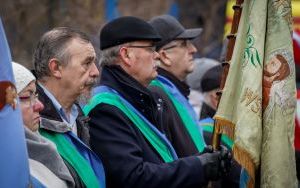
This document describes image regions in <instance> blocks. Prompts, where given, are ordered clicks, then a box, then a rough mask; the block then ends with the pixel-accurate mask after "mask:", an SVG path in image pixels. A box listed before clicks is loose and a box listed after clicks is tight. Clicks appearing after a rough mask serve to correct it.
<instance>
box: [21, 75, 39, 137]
mask: <svg viewBox="0 0 300 188" xmlns="http://www.w3.org/2000/svg"><path fill="white" fill-rule="evenodd" d="M18 97H19V99H20V107H21V112H22V118H23V123H24V125H25V126H26V127H27V128H29V129H30V130H31V131H34V132H35V131H37V130H38V128H39V123H40V111H42V110H43V109H44V105H43V104H42V103H41V101H39V99H38V96H37V93H36V86H35V81H32V82H30V83H29V84H28V85H27V86H26V87H25V88H24V89H23V90H22V91H20V92H19V93H18Z"/></svg>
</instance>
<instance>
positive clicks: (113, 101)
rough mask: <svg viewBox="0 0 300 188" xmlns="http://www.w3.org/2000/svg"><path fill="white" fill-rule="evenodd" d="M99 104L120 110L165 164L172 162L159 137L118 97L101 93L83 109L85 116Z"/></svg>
mask: <svg viewBox="0 0 300 188" xmlns="http://www.w3.org/2000/svg"><path fill="white" fill-rule="evenodd" d="M100 103H105V104H109V105H112V106H115V107H117V108H118V109H120V110H121V111H122V112H123V113H124V114H125V115H126V116H127V117H128V118H129V119H130V120H131V121H132V122H133V123H134V125H135V126H137V128H138V129H139V130H140V131H141V132H142V134H143V135H144V136H145V138H146V139H147V140H148V141H149V143H150V144H151V145H152V146H153V147H154V149H155V150H156V151H157V152H158V153H159V155H160V156H161V158H162V159H163V160H164V161H165V162H172V161H174V156H173V155H172V152H171V151H170V149H169V147H168V146H167V145H166V144H165V143H164V142H163V141H162V140H161V139H160V137H159V136H158V135H157V134H156V133H155V132H154V131H153V130H152V129H151V128H150V127H149V125H147V123H146V122H145V121H144V120H143V119H142V118H141V117H139V116H138V115H137V114H136V113H135V112H133V110H132V109H130V108H129V107H128V106H127V105H126V104H124V102H123V101H122V100H121V98H120V96H119V95H117V94H114V93H110V92H101V93H98V94H96V95H95V96H93V98H92V99H91V101H90V102H89V103H88V104H87V105H86V106H85V107H84V108H83V111H84V113H85V114H86V115H87V114H88V113H89V112H90V111H91V110H92V109H93V108H95V106H96V105H98V104H100Z"/></svg>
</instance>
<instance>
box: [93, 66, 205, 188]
mask: <svg viewBox="0 0 300 188" xmlns="http://www.w3.org/2000/svg"><path fill="white" fill-rule="evenodd" d="M100 85H106V86H109V87H111V88H113V89H114V90H116V91H118V92H119V93H120V94H121V95H122V96H123V97H124V98H125V99H126V100H127V101H128V102H129V103H131V104H132V105H133V106H134V107H135V108H136V109H138V110H139V111H140V112H141V113H142V114H143V115H144V116H145V117H146V118H147V119H148V120H149V121H150V122H152V123H153V124H154V125H157V124H158V123H159V122H158V116H159V114H160V112H159V110H158V108H157V103H156V102H155V101H154V99H153V97H152V95H151V93H150V92H149V91H148V89H147V88H145V87H143V86H142V85H141V84H140V83H138V82H137V81H136V80H135V79H134V78H132V77H131V76H130V75H128V74H127V73H126V72H125V71H123V70H122V69H121V67H119V66H104V67H103V70H102V75H101V83H100ZM89 116H90V118H91V120H90V122H89V124H90V136H91V147H92V149H93V150H94V151H95V152H96V153H97V154H98V155H99V156H100V157H101V159H102V161H103V163H104V169H105V174H106V178H107V179H106V182H107V187H108V188H121V187H128V188H129V187H130V188H133V187H134V188H139V187H140V188H148V187H149V188H150V187H151V188H154V187H157V188H158V187H172V188H182V187H185V188H188V187H200V186H201V185H203V184H205V183H206V182H205V180H204V175H203V172H202V166H201V162H200V160H199V159H198V158H197V157H187V158H184V159H179V160H177V161H174V162H172V163H164V162H163V160H162V158H161V157H160V156H159V154H158V153H157V152H156V151H155V150H154V148H153V147H152V146H151V145H150V144H149V143H148V141H147V140H146V139H145V138H144V136H143V135H142V133H141V132H140V131H139V130H138V128H137V127H136V126H135V125H134V124H133V122H132V121H131V120H130V119H129V118H128V117H127V116H126V115H125V114H124V113H123V112H122V111H121V110H119V109H118V108H116V107H114V106H111V105H108V104H102V103H101V104H99V105H97V106H96V107H95V108H94V109H93V110H92V111H91V112H90V113H89Z"/></svg>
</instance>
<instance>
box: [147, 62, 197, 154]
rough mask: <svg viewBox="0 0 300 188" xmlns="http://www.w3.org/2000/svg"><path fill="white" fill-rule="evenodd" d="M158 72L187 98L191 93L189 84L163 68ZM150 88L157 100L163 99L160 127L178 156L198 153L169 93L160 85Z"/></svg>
mask: <svg viewBox="0 0 300 188" xmlns="http://www.w3.org/2000/svg"><path fill="white" fill-rule="evenodd" d="M158 73H159V74H160V75H161V76H164V77H165V78H167V79H168V80H170V81H171V82H172V83H173V84H174V85H175V86H176V87H177V88H178V90H179V91H180V92H181V93H182V94H183V95H184V96H185V97H186V98H187V96H188V95H189V93H190V90H189V87H188V85H186V84H185V83H184V82H181V81H180V80H178V79H177V78H176V77H175V76H173V75H172V74H171V73H169V72H167V71H165V70H163V69H161V68H159V69H158ZM149 89H150V90H151V92H152V93H153V95H154V97H155V98H156V100H160V99H161V100H162V105H163V108H162V110H163V117H162V120H161V121H162V122H163V123H161V124H160V127H158V128H159V129H160V130H161V131H162V132H164V133H165V134H166V135H167V138H168V139H169V140H170V142H171V144H172V145H173V147H174V149H175V150H176V152H177V155H178V157H186V156H191V155H194V154H197V153H198V150H197V148H196V146H195V144H194V142H193V140H192V139H191V137H190V135H189V133H188V131H187V130H186V128H185V125H184V123H183V121H182V119H181V117H180V115H179V114H178V113H177V111H176V108H175V106H174V105H173V103H172V101H171V100H170V99H169V97H168V95H167V94H166V93H165V92H164V91H163V89H162V88H160V87H158V86H149Z"/></svg>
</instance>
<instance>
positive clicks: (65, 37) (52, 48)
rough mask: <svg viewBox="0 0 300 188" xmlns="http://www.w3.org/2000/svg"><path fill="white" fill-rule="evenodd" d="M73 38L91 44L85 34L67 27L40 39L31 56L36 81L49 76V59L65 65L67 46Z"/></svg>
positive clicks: (68, 55)
mask: <svg viewBox="0 0 300 188" xmlns="http://www.w3.org/2000/svg"><path fill="white" fill-rule="evenodd" d="M75 38H76V39H80V40H82V41H83V42H86V43H90V42H91V41H90V39H89V37H88V36H87V35H86V34H85V33H83V32H81V31H78V30H75V29H72V28H68V27H58V28H54V29H52V30H50V31H48V32H46V33H45V34H44V35H43V36H42V37H41V39H40V40H39V42H38V44H37V47H36V49H35V51H34V56H33V64H34V68H35V73H36V77H37V78H38V79H42V78H43V77H46V76H50V74H49V73H50V70H49V67H48V63H49V60H50V59H52V58H57V59H58V60H59V61H60V62H61V63H62V64H67V62H68V61H69V58H70V54H69V53H68V51H67V44H68V43H69V42H70V41H71V40H72V39H75Z"/></svg>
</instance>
